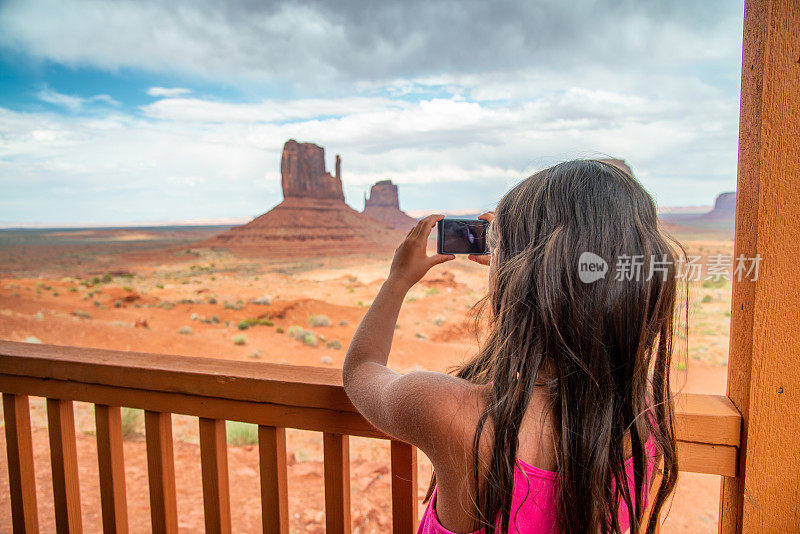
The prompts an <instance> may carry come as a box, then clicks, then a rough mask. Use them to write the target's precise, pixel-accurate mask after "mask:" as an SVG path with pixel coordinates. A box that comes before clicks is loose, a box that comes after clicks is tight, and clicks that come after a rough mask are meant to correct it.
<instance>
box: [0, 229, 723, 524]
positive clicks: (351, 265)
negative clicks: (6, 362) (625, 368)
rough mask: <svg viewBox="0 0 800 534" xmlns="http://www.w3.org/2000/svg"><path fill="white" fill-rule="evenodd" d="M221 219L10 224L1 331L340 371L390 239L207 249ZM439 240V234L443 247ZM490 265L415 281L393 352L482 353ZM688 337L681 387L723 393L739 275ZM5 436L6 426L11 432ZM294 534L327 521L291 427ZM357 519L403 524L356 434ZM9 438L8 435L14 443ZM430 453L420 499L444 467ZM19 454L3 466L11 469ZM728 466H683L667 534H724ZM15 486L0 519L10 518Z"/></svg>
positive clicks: (38, 461) (87, 515) (692, 243)
mask: <svg viewBox="0 0 800 534" xmlns="http://www.w3.org/2000/svg"><path fill="white" fill-rule="evenodd" d="M223 230H225V228H218V227H182V228H149V229H141V228H129V229H103V230H98V229H84V230H6V231H2V232H0V338H2V339H6V340H12V341H27V342H30V343H48V344H56V345H73V346H83V347H96V348H105V349H115V350H135V351H140V352H152V353H163V354H181V355H189V356H198V357H208V358H221V359H228V360H251V361H260V362H272V363H278V364H292V365H315V366H325V367H333V368H340V367H341V365H342V362H343V360H344V356H345V352H346V348H347V346H348V343H349V341H350V339H351V337H352V335H353V333H354V331H355V329H356V327H357V326H358V323H359V321H360V320H361V318H362V317H363V315H364V313H365V312H366V310H367V309H368V307H369V305H370V303H371V301H372V299H373V298H374V296H375V294H376V293H377V291H378V289H379V288H380V285H381V284H382V282H383V281H384V279H385V278H386V276H387V274H388V271H389V265H390V262H391V256H392V254H391V251H387V252H385V253H372V254H348V255H341V256H337V255H335V254H330V255H327V256H324V257H322V256H320V257H308V258H302V259H286V258H283V259H270V258H269V255H268V254H265V255H264V257H262V258H256V257H252V256H251V255H248V256H241V255H236V254H234V253H231V252H229V251H225V250H223V249H214V248H198V247H196V246H195V245H196V244H197V243H202V242H204V240H206V239H208V238H209V237H210V236H213V235H216V234H218V233H220V232H222V231H223ZM674 234H675V236H676V237H677V238H678V239H679V240H680V241H681V242H682V243H683V245H684V246H685V247H686V249H687V253H689V254H699V255H706V256H707V255H711V254H732V253H733V236H732V232H725V231H712V230H694V231H692V230H690V229H686V228H684V229H680V230H676V231H675V232H674ZM434 248H435V240H434V239H433V238H432V239H431V240H430V242H429V251H431V252H432V250H433V249H434ZM486 288H487V270H486V268H484V267H482V266H480V265H477V264H475V263H473V262H470V261H468V260H467V259H466V258H465V257H461V256H459V257H457V259H456V260H453V261H451V262H448V263H445V264H443V265H440V266H438V267H435V268H434V269H432V270H431V271H430V272H429V273H428V275H427V276H426V277H425V278H423V280H422V281H420V282H419V283H418V284H417V285H416V286H414V287H413V288H412V289H411V291H410V292H409V294H408V296H407V298H406V301H405V303H404V305H403V308H402V310H401V313H400V317H399V320H398V325H397V329H396V332H395V337H394V343H393V346H392V351H391V356H390V358H389V365H390V367H392V368H393V369H395V370H397V371H399V372H401V373H402V372H409V371H413V370H420V369H427V370H434V371H447V370H448V369H449V368H451V367H452V366H453V365H456V364H457V363H459V362H460V361H462V360H463V359H465V358H466V357H467V356H468V355H470V354H471V353H473V352H474V351H475V350H477V347H478V344H479V342H480V341H479V339H480V338H479V336H477V337H476V335H475V332H474V329H473V328H472V325H473V324H474V315H475V313H476V312H475V308H474V304H475V303H476V302H477V301H478V300H479V299H480V298H481V297H483V296H484V294H485V291H486ZM688 289H689V290H688V295H689V298H688V307H689V329H688V331H689V335H688V340H685V341H688V344H684V345H682V346H684V347H685V348H686V349H688V350H680V351H679V352H678V354H676V356H675V357H674V361H673V369H672V378H673V388H674V389H675V391H684V392H698V393H715V394H724V393H725V384H726V377H727V357H728V336H729V324H730V298H731V282H730V281H727V280H724V279H721V280H717V281H714V280H704V281H697V282H690V283H689V288H688ZM31 417H32V424H33V428H34V430H33V441H34V452H35V465H36V473H37V492H38V502H39V514H40V526H41V528H42V530H43V531H45V532H49V531H54V529H55V523H54V518H53V511H52V481H51V479H50V466H49V462H50V456H49V449H48V439H47V420H46V410H45V403H44V399H39V398H32V399H31ZM75 419H76V433H77V436H78V461H79V468H80V487H81V502H82V509H83V510H82V513H83V524H84V528H85V530H86V531H87V532H99V531H100V530H101V518H100V501H99V489H98V482H97V476H98V475H97V459H96V458H97V457H96V449H95V447H96V445H95V439H94V432H95V429H94V416H93V406H92V405H91V404H85V403H75ZM123 419H124V432H125V443H124V449H125V473H126V485H127V492H128V494H127V499H128V507H129V521H130V527H131V531H133V532H147V531H149V530H150V513H149V500H148V493H147V492H148V489H147V463H146V453H145V442H144V436H143V434H144V425H143V417H142V414H141V413H140V412H138V411H136V410H132V409H126V410H124V412H123ZM4 436H5V434H4V433H3V432H0V440H3V439H4ZM173 436H174V439H175V462H176V472H177V474H178V480H177V491H178V511H179V525H180V529H181V530H182V531H185V532H196V531H200V530H202V529H203V528H204V524H203V505H202V484H201V475H200V451H199V441H198V430H197V419H196V418H193V417H189V416H182V415H173ZM287 439H288V444H287V447H288V454H289V464H290V465H289V494H290V499H289V509H290V515H291V530H292V532H324V497H323V480H322V435H321V434H319V433H315V432H308V431H300V430H288V431H287ZM228 442H229V449H228V461H229V469H230V484H231V499H232V503H231V505H232V509H233V511H234V513H233V528H234V531H236V532H256V531H259V529H260V528H261V512H260V497H259V495H260V494H259V481H258V450H257V445H256V443H257V433H256V430H255V428H254V427H251V426H250V425H244V424H241V423H232V422H229V423H228ZM350 448H351V453H350V454H351V492H352V522H353V530H354V532H360V533H369V532H389V531H390V529H391V523H390V518H391V504H390V503H391V501H390V484H389V477H388V476H387V475H388V468H389V462H388V460H389V447H388V443H387V442H385V441H381V440H374V439H367V438H358V437H351V438H350ZM2 449H3V451H5V445H4V444H3V445H2ZM430 470H431V468H430V463H429V462H428V461H427V459H426V458H425V456H424V454H422V453H420V455H419V477H418V479H419V492H418V496H419V507H420V513H421V511H422V509H423V508H424V505H423V503H422V499H423V497H424V495H425V491H426V489H427V484H428V480H429V477H430ZM7 476H8V474H7V464H6V458H5V452H3V453H1V454H0V479H7ZM718 499H719V477H717V476H712V475H701V474H691V473H681V476H680V482H679V486H678V490H677V493H676V494H675V496H674V499H673V501H672V503H671V505H670V509H669V510H668V511H667V512H666V513H665V514H664V524H663V532H715V531H716V528H717V527H716V523H717V517H718V509H717V508H718ZM10 512H11V509H10V502H9V496H8V493H7V492H1V493H0V531H6V530H8V529H10Z"/></svg>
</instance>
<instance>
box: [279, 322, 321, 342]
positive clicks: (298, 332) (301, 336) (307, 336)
mask: <svg viewBox="0 0 800 534" xmlns="http://www.w3.org/2000/svg"><path fill="white" fill-rule="evenodd" d="M286 334H287V335H288V336H290V337H293V338H295V339H296V340H297V341H302V342H303V343H305V344H306V345H308V346H311V347H316V346H317V343H318V341H317V335H316V334H315V333H314V332H312V331H311V330H306V329H305V328H303V327H301V326H297V325H292V326H290V327H289V329H288V330H287V331H286Z"/></svg>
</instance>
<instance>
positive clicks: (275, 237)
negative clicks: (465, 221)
mask: <svg viewBox="0 0 800 534" xmlns="http://www.w3.org/2000/svg"><path fill="white" fill-rule="evenodd" d="M281 186H282V188H283V202H281V203H280V204H278V205H277V206H275V207H274V208H272V209H271V210H270V211H268V212H267V213H264V214H263V215H260V216H259V217H256V218H255V219H253V220H252V221H250V222H249V223H247V224H245V225H243V226H236V227H234V228H231V229H230V230H228V231H227V232H225V233H223V234H220V235H218V236H216V237H214V238H212V239H210V240H208V241H206V242H204V243H202V245H203V246H210V247H222V248H227V249H231V250H233V251H235V252H241V253H246V254H248V255H257V256H269V257H292V256H294V257H308V256H323V255H324V256H332V255H337V254H353V253H367V252H383V251H390V250H392V249H393V248H394V247H396V246H397V244H398V243H399V240H400V238H402V235H401V234H400V233H399V232H397V231H396V230H394V229H392V228H390V227H389V226H387V225H386V224H383V223H381V222H380V221H378V220H376V219H373V218H371V217H368V216H366V215H364V214H362V213H359V212H358V211H356V210H354V209H353V208H351V207H350V206H348V205H347V204H346V203H345V201H344V193H343V190H342V171H341V158H340V157H339V156H336V169H335V174H334V175H331V174H330V173H329V172H327V170H326V169H325V149H324V148H322V147H321V146H318V145H315V144H313V143H298V142H297V141H295V140H294V139H290V140H289V141H287V142H286V144H284V146H283V154H282V156H281Z"/></svg>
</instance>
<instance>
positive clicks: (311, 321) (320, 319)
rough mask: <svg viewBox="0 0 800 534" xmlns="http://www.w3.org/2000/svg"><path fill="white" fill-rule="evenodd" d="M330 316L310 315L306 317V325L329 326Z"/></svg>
mask: <svg viewBox="0 0 800 534" xmlns="http://www.w3.org/2000/svg"><path fill="white" fill-rule="evenodd" d="M330 325H331V318H330V317H328V316H327V315H312V316H311V317H309V318H308V326H313V327H318V326H330Z"/></svg>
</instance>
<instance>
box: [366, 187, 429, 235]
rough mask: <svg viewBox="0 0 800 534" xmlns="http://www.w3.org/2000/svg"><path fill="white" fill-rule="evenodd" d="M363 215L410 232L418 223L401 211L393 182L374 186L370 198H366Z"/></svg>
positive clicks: (370, 191)
mask: <svg viewBox="0 0 800 534" xmlns="http://www.w3.org/2000/svg"><path fill="white" fill-rule="evenodd" d="M363 213H364V214H365V215H368V216H370V217H372V218H373V219H377V220H379V221H381V222H383V223H384V224H386V225H388V226H390V227H392V228H396V229H398V230H408V229H410V228H411V227H412V226H413V225H414V224H416V222H417V221H416V219H413V218H411V217H409V216H408V215H406V214H405V213H403V211H401V210H400V199H399V197H398V194H397V186H396V185H395V184H393V183H392V181H391V180H381V181H379V182H376V183H374V184H373V185H372V187H371V188H370V190H369V197H365V198H364V211H363Z"/></svg>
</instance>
